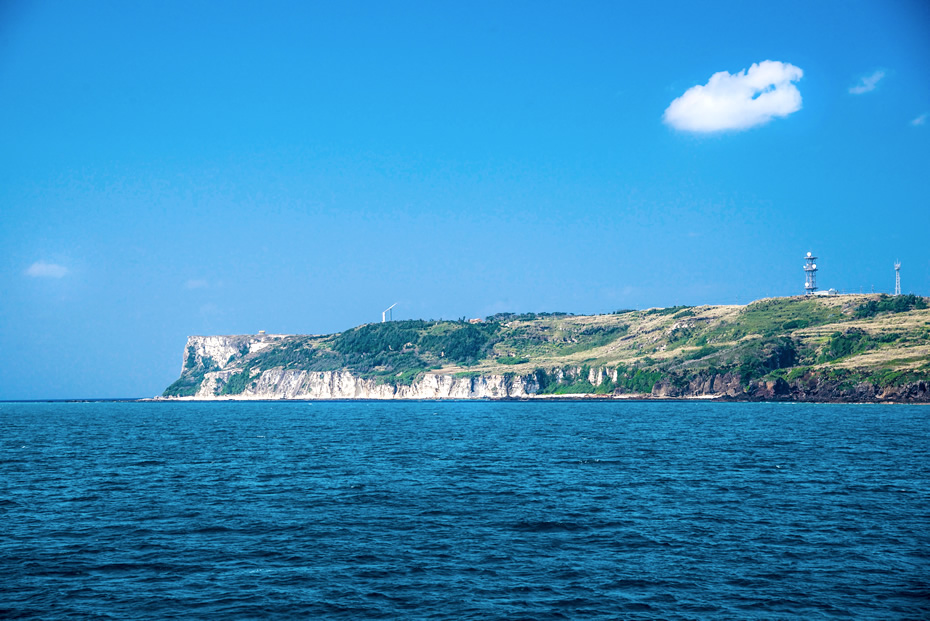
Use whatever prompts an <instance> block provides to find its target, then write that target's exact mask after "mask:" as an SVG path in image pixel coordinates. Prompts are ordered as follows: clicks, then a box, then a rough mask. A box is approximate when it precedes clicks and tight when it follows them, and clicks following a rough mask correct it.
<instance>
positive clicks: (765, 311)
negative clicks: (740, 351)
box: [705, 298, 846, 343]
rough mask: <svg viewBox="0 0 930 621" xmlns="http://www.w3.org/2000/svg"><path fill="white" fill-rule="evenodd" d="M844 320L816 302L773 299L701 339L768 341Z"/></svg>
mask: <svg viewBox="0 0 930 621" xmlns="http://www.w3.org/2000/svg"><path fill="white" fill-rule="evenodd" d="M845 319H846V318H845V317H844V316H843V315H842V314H841V312H840V311H839V310H837V309H834V308H832V307H830V306H826V305H824V304H821V303H820V301H819V300H816V299H809V298H774V299H769V300H759V301H758V302H753V303H752V304H749V305H748V306H746V307H744V308H743V309H742V311H740V312H739V313H738V314H737V315H736V317H734V318H733V320H731V321H723V322H721V323H720V324H719V325H718V326H716V327H715V328H713V329H711V330H708V331H707V333H706V335H705V336H706V337H707V342H709V343H712V342H725V341H736V340H739V339H741V338H744V337H746V336H749V335H757V336H761V337H770V336H776V335H779V334H784V333H785V332H786V331H788V332H790V331H792V330H797V329H800V328H802V327H804V328H807V327H810V326H819V325H823V324H827V323H831V322H836V321H843V320H845Z"/></svg>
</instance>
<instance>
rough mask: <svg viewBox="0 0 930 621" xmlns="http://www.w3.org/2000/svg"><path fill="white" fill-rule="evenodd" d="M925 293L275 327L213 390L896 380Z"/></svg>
mask: <svg viewBox="0 0 930 621" xmlns="http://www.w3.org/2000/svg"><path fill="white" fill-rule="evenodd" d="M927 306H928V305H927V301H926V300H925V299H924V298H921V297H918V296H895V297H890V296H829V297H823V298H820V297H813V296H811V297H800V296H799V297H791V298H774V299H766V300H760V301H757V302H754V303H752V304H749V305H747V306H745V307H736V306H717V307H712V306H675V307H672V308H667V309H650V310H646V311H618V313H619V314H607V315H596V316H575V315H570V314H567V313H524V314H511V313H500V314H497V315H493V316H491V317H489V318H488V321H484V322H474V323H472V322H468V321H465V319H464V318H462V319H460V320H458V321H432V320H430V321H426V320H405V321H392V322H384V323H375V324H369V325H364V326H359V327H357V328H354V329H351V330H347V331H345V332H342V333H340V334H334V335H329V336H290V337H275V338H274V340H271V341H269V340H266V341H265V347H264V349H257V348H256V347H255V344H254V343H253V344H252V345H251V347H252V350H253V351H252V353H250V345H249V342H243V341H241V340H239V341H235V340H234V341H231V343H230V345H231V346H232V347H233V348H234V350H233V351H232V352H230V353H232V355H230V356H228V358H229V359H228V360H226V362H225V364H224V366H223V371H224V374H223V376H224V377H226V378H228V379H227V381H226V382H225V383H223V382H220V388H218V389H217V392H218V394H220V395H237V394H242V393H243V392H244V391H246V390H248V387H249V386H250V385H251V383H252V382H253V381H254V380H255V379H256V378H257V377H258V376H259V374H261V373H263V372H267V371H269V370H272V369H280V370H284V371H308V372H317V371H320V372H322V371H341V370H345V371H348V372H350V373H352V374H353V375H355V376H357V377H361V378H363V379H371V380H375V381H376V382H378V383H387V384H394V385H409V384H412V383H414V382H416V381H418V380H419V379H421V378H422V377H423V376H424V375H425V374H428V373H432V372H435V371H437V370H440V369H441V371H440V372H442V373H445V374H450V375H453V376H455V377H457V378H475V377H479V376H487V375H492V374H494V375H502V376H504V377H505V378H509V379H508V380H507V381H517V375H515V374H514V370H515V369H519V368H521V367H520V365H529V364H530V363H532V365H533V367H535V369H536V370H535V371H534V372H533V373H532V375H534V376H535V379H536V381H537V382H538V385H539V391H540V393H541V394H544V395H571V394H610V393H613V392H618V393H624V394H648V393H651V392H652V391H653V390H654V389H655V387H656V385H657V384H660V383H661V384H662V386H664V387H667V388H668V389H669V392H670V393H671V394H675V391H676V390H678V391H685V392H686V391H687V390H688V385H689V384H690V383H692V382H694V381H697V382H698V383H699V384H703V383H706V381H707V380H709V379H711V378H713V377H714V376H715V375H725V374H726V375H728V378H727V379H726V382H727V383H728V385H729V386H730V387H734V386H736V385H739V384H741V385H742V386H743V388H744V390H745V391H746V392H747V393H749V392H751V391H752V390H754V389H755V388H754V387H757V386H758V382H762V381H768V380H775V379H779V380H784V381H786V382H788V383H789V384H791V383H794V385H795V386H797V385H799V383H801V382H803V383H804V385H805V386H807V385H810V386H817V383H818V382H820V381H821V380H827V381H834V382H839V383H840V384H842V385H843V386H852V387H854V388H855V387H856V386H857V385H858V384H857V382H858V383H867V384H871V385H873V386H876V387H887V386H900V385H903V384H907V383H910V382H914V381H919V380H927V379H930V361H928V359H927V358H928V357H930V310H928V309H927ZM250 342H251V341H250ZM256 349H257V351H255V350H256ZM523 368H525V367H523ZM217 369H218V367H217V365H216V364H215V362H214V361H213V360H211V359H209V358H205V359H203V360H200V359H198V357H197V355H196V351H195V348H194V347H188V348H187V349H186V350H185V357H184V368H183V370H182V374H181V377H180V378H179V379H178V381H176V382H174V383H173V384H172V385H171V386H169V387H168V388H167V389H166V391H165V395H173V396H189V395H193V394H196V392H197V391H198V390H199V388H200V386H201V384H202V382H203V380H204V378H205V376H206V374H207V373H209V372H211V371H213V370H217ZM520 373H522V371H520ZM614 377H616V379H613V378H614ZM595 378H600V380H599V381H598V380H595ZM592 380H594V381H592ZM715 385H716V384H715ZM812 390H813V389H812ZM818 390H819V389H818ZM855 390H858V391H859V392H861V390H862V389H861V388H856V389H855Z"/></svg>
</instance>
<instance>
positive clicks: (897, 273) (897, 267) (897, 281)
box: [894, 261, 901, 295]
mask: <svg viewBox="0 0 930 621" xmlns="http://www.w3.org/2000/svg"><path fill="white" fill-rule="evenodd" d="M894 294H895V295H901V262H900V261H895V262H894Z"/></svg>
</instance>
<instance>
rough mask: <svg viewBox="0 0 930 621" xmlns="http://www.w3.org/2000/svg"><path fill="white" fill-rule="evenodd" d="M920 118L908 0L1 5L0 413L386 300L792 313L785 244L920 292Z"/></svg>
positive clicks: (923, 262) (925, 159)
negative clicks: (186, 353)
mask: <svg viewBox="0 0 930 621" xmlns="http://www.w3.org/2000/svg"><path fill="white" fill-rule="evenodd" d="M766 61H771V63H766ZM754 65H755V66H756V67H755V68H753V66H754ZM715 74H719V75H718V76H716V77H714V78H712V76H715ZM698 87H699V88H698ZM673 102H676V103H675V104H674V105H673ZM928 114H930V4H928V3H926V2H846V1H844V2H827V1H825V2H815V3H811V2H779V3H769V4H764V3H753V2H732V3H731V2H708V3H695V2H657V3H632V2H629V3H627V2H603V3H597V2H582V3H574V2H573V3H569V2H561V3H540V2H527V3H517V2H508V3H500V2H489V3H472V2H468V3H461V2H459V3H452V2H422V3H409V2H384V3H374V2H362V3H351V2H327V3H322V2H320V3H312V2H294V3H286V2H272V3H258V2H241V3H237V2H228V3H200V2H193V3H191V2H130V3H127V2H112V3H109V2H95V1H87V2H15V1H14V2H7V3H4V4H3V5H0V145H2V147H0V291H2V300H0V348H2V351H3V356H2V357H0V399H13V398H83V397H128V396H151V395H154V394H157V393H159V392H160V391H161V390H162V389H163V388H164V387H165V386H166V385H167V384H168V383H170V382H171V381H173V380H174V379H175V378H176V376H177V374H178V372H179V370H180V366H181V356H182V350H183V346H184V342H185V339H186V337H187V335H189V334H238V333H254V332H257V331H258V330H260V329H264V330H267V331H268V332H277V333H329V332H335V331H340V330H343V329H345V328H348V327H351V326H354V325H358V324H361V323H365V322H370V321H376V320H379V319H380V313H381V310H382V309H384V308H386V307H387V306H389V305H390V304H392V303H394V302H397V303H398V306H397V308H396V309H395V314H394V317H395V318H407V317H421V318H440V317H442V318H458V317H462V316H466V317H475V316H486V315H488V314H491V313H495V312H499V311H546V310H548V311H567V312H574V313H601V312H610V311H613V310H617V309H621V308H647V307H651V306H668V305H674V304H731V303H737V302H739V303H745V302H748V301H750V300H753V299H757V298H761V297H766V296H775V295H794V294H798V293H801V292H802V291H803V282H804V275H803V271H802V270H801V265H802V263H803V261H802V257H803V255H804V253H806V252H807V251H808V250H812V251H814V252H815V253H816V254H817V255H819V256H820V261H819V264H820V267H821V270H820V273H819V281H820V284H821V286H822V287H833V288H836V289H839V290H843V291H846V292H859V291H860V290H862V291H866V292H868V291H870V290H871V289H872V287H874V288H875V290H876V291H888V292H890V291H891V290H892V288H893V286H894V271H893V267H892V265H893V262H894V260H895V259H900V260H901V262H902V264H903V267H902V284H903V288H904V290H905V291H906V292H907V291H912V292H916V293H922V294H924V295H926V294H928V293H930V251H928V248H930V244H928V243H927V235H928V230H930V200H928V194H930V193H928V190H930V181H928V179H930V117H928Z"/></svg>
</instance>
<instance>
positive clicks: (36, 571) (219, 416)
mask: <svg viewBox="0 0 930 621" xmlns="http://www.w3.org/2000/svg"><path fill="white" fill-rule="evenodd" d="M0 431H2V437H0V617H5V618H41V619H72V618H99V619H120V618H129V617H132V618H138V617H144V618H159V619H172V618H223V619H225V620H230V619H254V618H294V617H303V618H341V619H359V618H389V619H395V618H404V619H430V618H438V619H495V618H507V619H518V618H521V619H581V618H603V619H611V618H624V619H653V618H663V619H703V618H726V619H730V618H740V619H752V618H758V619H776V618H804V619H818V618H820V619H826V618H881V619H894V618H928V617H930V408H927V407H920V406H903V405H897V406H871V405H802V404H721V403H693V402H690V403H682V402H552V403H548V402H547V403H538V402H516V403H515V402H413V403H409V402H408V403H390V402H389V403H380V402H335V403H333V402H329V403H327V402H288V403H230V402H226V403H0Z"/></svg>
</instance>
